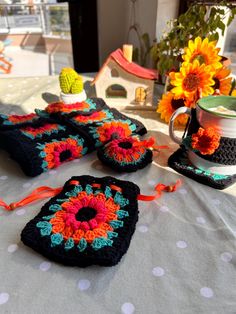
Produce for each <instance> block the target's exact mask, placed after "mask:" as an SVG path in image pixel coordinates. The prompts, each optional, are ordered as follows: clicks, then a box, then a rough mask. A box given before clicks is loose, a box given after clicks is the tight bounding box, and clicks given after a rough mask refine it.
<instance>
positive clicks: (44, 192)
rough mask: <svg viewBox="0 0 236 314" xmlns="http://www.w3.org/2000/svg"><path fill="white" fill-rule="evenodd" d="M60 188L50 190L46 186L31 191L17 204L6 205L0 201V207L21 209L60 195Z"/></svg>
mask: <svg viewBox="0 0 236 314" xmlns="http://www.w3.org/2000/svg"><path fill="white" fill-rule="evenodd" d="M61 190H62V188H54V189H53V188H50V187H48V186H41V187H39V188H37V189H35V190H33V191H32V193H30V194H29V195H28V196H26V197H25V198H24V199H22V200H21V201H19V202H16V203H11V204H9V205H8V204H6V203H5V202H4V201H3V200H1V199H0V206H2V207H4V208H5V209H6V210H9V211H11V210H14V209H16V208H18V207H23V206H25V205H27V204H29V203H32V202H34V201H37V200H39V199H43V198H47V197H52V196H55V195H57V194H58V193H60V192H61Z"/></svg>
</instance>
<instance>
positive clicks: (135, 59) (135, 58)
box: [133, 48, 139, 63]
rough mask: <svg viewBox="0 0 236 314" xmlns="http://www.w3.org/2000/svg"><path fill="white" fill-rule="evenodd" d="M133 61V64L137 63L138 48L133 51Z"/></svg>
mask: <svg viewBox="0 0 236 314" xmlns="http://www.w3.org/2000/svg"><path fill="white" fill-rule="evenodd" d="M133 60H134V62H137V63H138V62H139V50H138V48H134V50H133Z"/></svg>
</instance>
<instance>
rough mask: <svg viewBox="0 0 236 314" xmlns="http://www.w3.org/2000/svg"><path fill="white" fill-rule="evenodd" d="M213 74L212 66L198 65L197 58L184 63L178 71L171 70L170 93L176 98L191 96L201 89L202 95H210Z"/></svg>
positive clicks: (211, 92)
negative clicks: (171, 86) (191, 61)
mask: <svg viewBox="0 0 236 314" xmlns="http://www.w3.org/2000/svg"><path fill="white" fill-rule="evenodd" d="M214 74H215V70H214V68H212V66H206V65H205V64H202V65H200V63H199V61H198V60H194V61H193V63H184V64H182V66H181V68H180V72H171V73H170V74H169V76H170V79H171V81H170V84H171V85H173V86H174V88H172V90H171V91H172V93H173V94H174V95H175V97H178V98H182V97H184V98H187V97H193V96H194V95H196V94H197V93H198V91H199V90H200V89H201V92H202V96H208V95H212V94H213V92H214V90H213V88H212V87H213V85H214V84H215V82H214V80H213V79H212V77H213V75H214Z"/></svg>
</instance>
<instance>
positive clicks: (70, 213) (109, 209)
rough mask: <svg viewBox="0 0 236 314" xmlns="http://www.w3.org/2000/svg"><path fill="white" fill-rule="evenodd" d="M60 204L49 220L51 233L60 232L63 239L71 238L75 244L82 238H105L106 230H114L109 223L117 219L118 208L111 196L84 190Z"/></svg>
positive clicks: (88, 239)
mask: <svg viewBox="0 0 236 314" xmlns="http://www.w3.org/2000/svg"><path fill="white" fill-rule="evenodd" d="M61 206H62V210H60V211H58V212H56V213H55V215H54V217H53V218H52V219H50V221H49V223H50V224H51V225H52V233H61V235H62V236H63V239H64V240H68V239H69V238H72V239H73V241H74V243H75V244H78V243H79V242H80V240H81V239H82V238H84V239H85V240H86V241H87V243H92V242H93V241H94V239H96V238H98V237H104V238H107V237H108V234H107V231H114V228H112V226H110V225H109V223H110V222H111V221H117V220H118V216H117V211H118V210H119V209H120V205H118V204H116V203H115V202H114V199H113V198H112V197H109V198H107V197H106V196H105V195H104V193H98V194H97V195H94V194H89V195H88V194H87V193H86V192H85V191H82V192H80V193H79V194H78V195H77V196H76V197H71V198H69V200H68V201H66V202H64V203H63V204H62V205H61ZM88 212H89V213H88ZM85 216H86V217H87V218H86V217H85Z"/></svg>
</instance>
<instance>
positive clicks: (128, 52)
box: [123, 45, 133, 62]
mask: <svg viewBox="0 0 236 314" xmlns="http://www.w3.org/2000/svg"><path fill="white" fill-rule="evenodd" d="M123 54H124V57H125V58H126V59H127V61H128V62H132V56H133V45H123Z"/></svg>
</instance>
